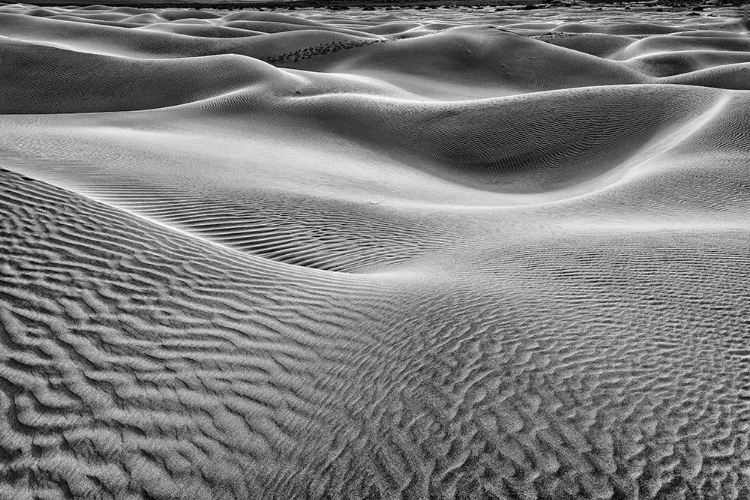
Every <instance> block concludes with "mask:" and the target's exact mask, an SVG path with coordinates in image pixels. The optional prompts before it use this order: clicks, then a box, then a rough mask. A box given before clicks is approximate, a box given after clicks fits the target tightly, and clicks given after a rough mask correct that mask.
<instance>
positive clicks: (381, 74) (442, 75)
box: [295, 27, 644, 96]
mask: <svg viewBox="0 0 750 500" xmlns="http://www.w3.org/2000/svg"><path fill="white" fill-rule="evenodd" d="M303 62H304V64H301V65H300V66H299V67H300V68H302V69H308V70H314V71H336V72H346V73H355V74H363V75H372V76H374V77H376V78H380V79H384V80H386V81H390V82H392V83H394V84H396V85H399V84H402V85H403V86H404V87H405V88H406V89H408V90H410V91H412V92H416V93H419V90H418V89H420V88H421V89H423V91H422V93H424V94H425V95H427V96H429V95H430V92H429V89H430V87H431V85H430V82H431V81H436V82H446V83H450V84H452V85H455V86H466V87H469V88H471V87H479V88H481V87H485V88H493V87H496V88H499V89H507V90H506V92H509V93H519V92H532V91H541V90H554V89H560V88H570V87H583V86H594V85H613V84H625V83H643V82H644V78H643V76H642V75H640V74H638V73H636V72H634V71H632V70H630V69H628V68H625V67H622V66H621V65H619V64H617V63H614V62H611V61H608V60H605V59H601V58H597V57H593V56H588V55H585V54H582V53H580V52H576V51H572V50H566V49H561V48H557V47H555V46H553V45H549V44H544V43H541V42H539V41H536V40H534V39H532V38H526V37H522V36H519V35H514V34H509V33H507V32H503V31H499V30H497V29H494V28H488V27H476V28H456V29H451V30H448V31H443V32H440V33H437V34H435V35H431V36H421V37H416V38H412V39H408V40H400V41H395V42H391V43H385V44H376V45H371V46H367V47H363V48H362V49H359V50H356V51H343V52H338V53H336V54H331V55H328V56H326V57H320V58H311V59H309V60H307V61H303ZM295 67H296V66H295Z"/></svg>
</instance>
